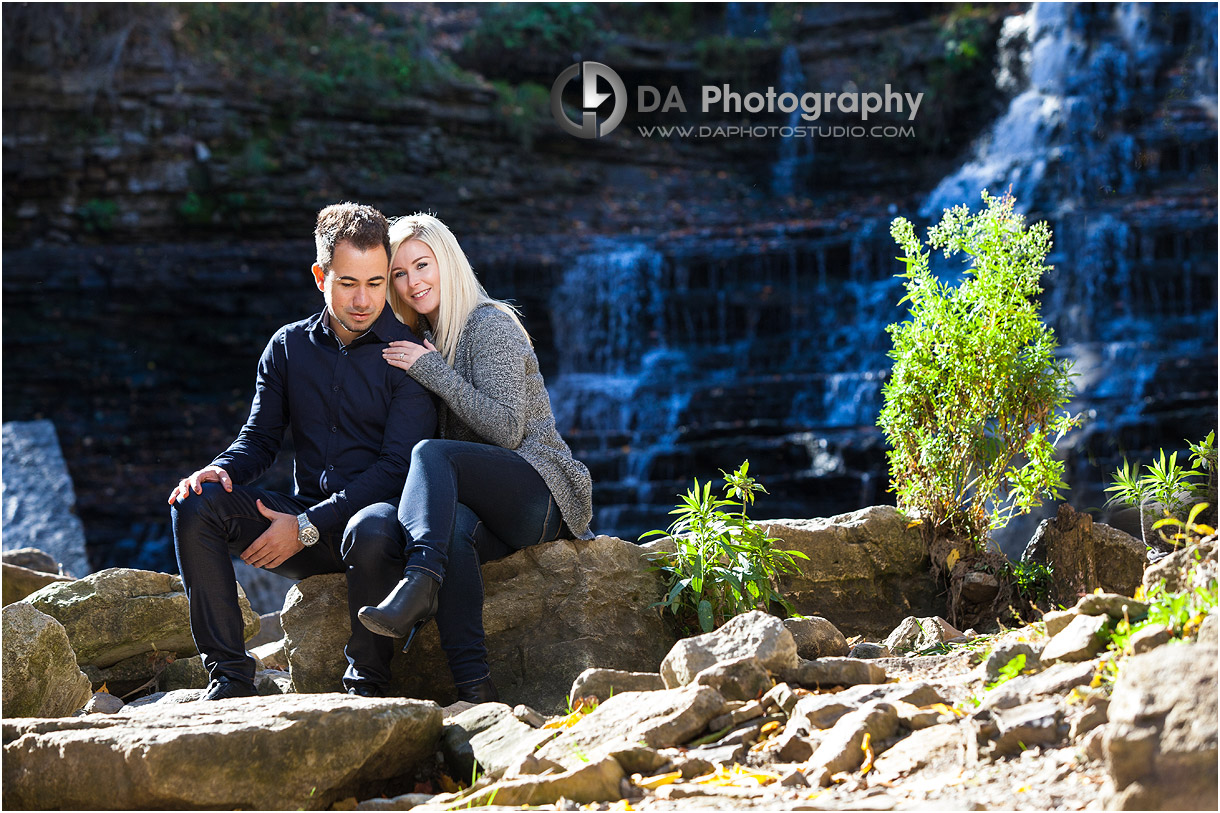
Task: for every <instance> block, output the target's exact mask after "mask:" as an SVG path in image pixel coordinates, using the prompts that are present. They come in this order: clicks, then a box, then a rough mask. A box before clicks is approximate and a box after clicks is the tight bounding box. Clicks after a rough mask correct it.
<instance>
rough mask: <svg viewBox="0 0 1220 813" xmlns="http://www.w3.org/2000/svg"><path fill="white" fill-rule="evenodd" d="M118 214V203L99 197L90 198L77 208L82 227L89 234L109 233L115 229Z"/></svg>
mask: <svg viewBox="0 0 1220 813" xmlns="http://www.w3.org/2000/svg"><path fill="white" fill-rule="evenodd" d="M118 214H119V205H118V204H117V203H115V202H114V201H112V200H101V199H99V198H90V199H89V200H87V201H85V202H84V203H83V204H81V205H80V206H79V207H78V208H77V210H76V216H77V217H78V218H80V223H81V227H82V228H83V229H84V230H85V232H86V233H88V234H108V233H109V232H110V231H112V230H113V229H114V219H115V218H116V217H118Z"/></svg>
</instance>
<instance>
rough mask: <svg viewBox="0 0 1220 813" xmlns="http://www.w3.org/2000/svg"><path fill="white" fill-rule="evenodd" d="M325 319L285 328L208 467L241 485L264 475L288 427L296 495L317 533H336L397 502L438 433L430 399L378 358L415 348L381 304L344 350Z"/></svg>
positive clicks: (269, 349) (260, 365)
mask: <svg viewBox="0 0 1220 813" xmlns="http://www.w3.org/2000/svg"><path fill="white" fill-rule="evenodd" d="M325 315H326V311H325V310H324V311H322V313H319V314H317V315H315V316H312V317H310V318H308V319H303V320H301V321H300V322H294V323H293V324H291V325H285V326H284V327H282V328H280V329H279V331H277V332H276V334H275V335H274V336H273V337H272V338H271V341H270V342H268V343H267V348H266V349H265V350H263V355H262V358H260V359H259V362H258V380H257V385H256V390H255V393H254V403H253V405H252V406H251V407H250V417H249V418H248V419H247V420H246V425H245V426H244V427H242V430H241V432H240V434H238V436H237V439H236V440H234V441H233V443H232V445H231V446H229V448H228V449H226V450H225V451H224V452H223V453H222V454H220V455H219V456H218V457H217V458H216V459H215V460H213V461H212V463H213V465H216V466H220V467H221V468H223V469H224V470H225V471H226V472H228V474H229V477H231V478H232V480H233V482H234V483H236V484H239V485H246V484H249V483H250V482H252V481H253V480H255V479H257V478H258V477H260V476H261V475H262V474H263V473H264V472H266V471H267V469H268V468H269V467H270V466H271V464H272V462H273V461H274V460H275V456H276V454H277V453H278V452H279V450H280V445H281V443H282V442H283V439H284V430H285V429H286V428H288V427H291V428H292V438H293V442H294V443H295V445H296V461H295V465H294V469H293V473H294V476H295V480H296V494H297V496H298V497H303V498H305V499H308V500H313V501H315V502H316V503H317V504H316V505H314V506H313V507H311V508H309V509H308V510H307V511H306V512H305V513H307V514H308V515H309V520H310V522H312V523H313V524H314V525H315V526H317V528H318V530H319V531H321V532H322V533H324V534H326V533H342V532H343V529H344V527H345V526H346V525H347V521H348V520H349V519H350V518H351V517H352V515H353V514H355V513H356V512H357V511H359V510H360V509H361V508H364V507H365V506H368V505H372V504H373V503H376V502H395V503H396V502H398V499H399V497H400V496H401V494H402V487H403V483H404V482H405V481H406V479H407V468H408V466H409V465H410V463H411V449H412V448H414V446H415V444H416V443H418V442H419V441H421V440H424V439H426V438H430V437H433V436H434V434H435V433H436V409H435V406H434V405H433V402H432V396H431V395H429V394H428V392H427V391H426V390H425V389H424V388H423V387H422V386H420V385H419V384H418V383H417V382H416V381H415V380H414V379H412V378H411V377H410V376H408V375H407V374H406V373H405V372H403V371H402V370H399V369H397V368H395V367H391V366H390V365H389V364H387V363H386V362H385V360H384V359H383V358H382V357H381V350H382V348H383V347H385V345H386V344H387V343H388V342H391V341H403V340H406V341H412V342H415V343H416V344H419V343H420V342H419V339H417V338H416V337H415V335H414V334H413V333H412V332H411V331H410V329H409V328H407V326H406V325H404V324H402V323H401V322H399V321H398V320H397V319H396V318H395V317H394V313H393V312H392V311H391V310H390V308H389V306H388V305H387V306H386V308H385V309H384V310H383V311H382V312H381V316H379V317H378V318H377V321H376V322H374V323H373V325H372V327H370V328H369V329H368V330H367V331H366V332H365V333H363V334H361V335H360V336H358V337H357V338H356V339H355V340H353V341H352V342H351V344H348V345H347V346H346V347H345V346H343V345H342V344H341V343H340V341H339V338H338V337H337V336H336V335H335V333H334V332H333V331H332V330H331V329H330V327H328V326H327V324H326V319H325Z"/></svg>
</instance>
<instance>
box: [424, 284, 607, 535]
mask: <svg viewBox="0 0 1220 813" xmlns="http://www.w3.org/2000/svg"><path fill="white" fill-rule="evenodd" d="M425 335H426V336H427V338H428V339H429V340H431V339H432V336H431V335H430V333H425ZM407 374H408V375H410V376H411V377H412V378H414V379H415V380H416V381H418V382H419V383H420V384H422V385H423V386H424V387H426V388H427V389H429V390H431V391H432V392H434V393H436V394H437V395H438V396H440V399H441V401H443V402H444V403H443V404H439V405H438V409H437V421H438V426H439V429H440V437H442V438H446V439H449V440H465V441H473V442H475V443H492V444H495V445H496V446H501V447H503V448H505V449H512V450H513V451H515V452H516V453H517V454H519V455H521V456H522V457H523V458H525V460H526V462H528V463H529V464H530V465H531V466H533V467H534V470H535V471H537V472H538V474H540V475H541V476H542V479H543V481H545V482H546V484H547V487H548V488H549V489H550V490H551V495H552V496H553V497H554V498H555V504H556V505H558V506H559V511H560V513H561V514H562V515H563V519H564V522H566V523H567V525H568V528H569V529H571V531H572V533H573V534H574V535H575V536H576V538H577V539H592V538H593V533H592V532H591V531H590V530H589V523H590V522H591V521H592V519H593V479H592V478H591V477H590V476H589V470H588V469H587V468H585V465H584V464H583V463H581V462H580V461H579V460H577V459H576V458H574V457H572V452H571V450H570V449H569V448H568V444H566V443H564V440H563V438H562V437H560V435H559V431H558V430H557V429H556V428H555V416H554V414H553V413H552V412H551V399H550V396H548V395H547V392H546V386H545V385H544V384H543V382H542V374H541V373H539V372H538V357H537V356H536V355H535V354H534V349H533V348H532V347H530V343H529V340H528V339H527V338H526V336H525V334H524V333H523V332H522V331H521V329H520V328H519V327H517V325H516V324H515V323H514V322H513V320H512V319H511V318H510V317H509V316H508V314H506V313H504V312H503V311H501V310H499V309H498V308H496V307H495V306H494V305H491V304H489V303H484V304H482V305H479V306H478V307H476V308H475V309H474V310H473V311H472V312H471V314H470V317H469V318H468V319H467V320H466V325H465V326H464V327H463V328H462V332H461V335H460V336H459V337H458V346H457V352H456V354H455V355H454V360H453V366H452V367H450V366H449V365H448V364H446V363H445V359H444V357H443V356H441V354H440V353H437V352H428V353H424V354H423V355H422V356H420V357H419V358H418V359H416V360H415V363H413V364H412V365H411V367H410V369H408V370H407Z"/></svg>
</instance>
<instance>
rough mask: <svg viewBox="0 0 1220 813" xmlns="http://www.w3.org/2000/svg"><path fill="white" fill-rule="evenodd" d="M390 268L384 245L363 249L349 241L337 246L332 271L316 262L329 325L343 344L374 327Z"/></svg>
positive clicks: (382, 300) (382, 305) (319, 285)
mask: <svg viewBox="0 0 1220 813" xmlns="http://www.w3.org/2000/svg"><path fill="white" fill-rule="evenodd" d="M388 269H389V260H388V258H387V257H386V253H385V249H383V248H382V247H381V246H377V247H375V248H371V249H369V250H368V251H360V250H359V249H357V248H355V247H354V246H352V244H351V243H347V242H342V243H339V244H337V245H336V246H335V251H334V256H333V257H332V259H331V264H330V273H329V274H325V273H323V271H322V267H321V266H319V265H318V264H316V263H315V264H314V267H313V276H314V280H315V281H316V282H317V284H318V290H319V291H321V292H322V293H323V295H324V296H325V297H326V310H327V318H328V320H329V323H330V328H331V330H333V331H335V333H337V334H339V338H340V339H342V340H343V343H344V344H347V343H348V342H350V341H352V340H353V339H355V338H356V337H357V336H359V335H360V334H361V333H364V332H365V331H366V330H368V329H369V328H370V327H372V326H373V323H374V322H376V321H377V317H378V316H380V315H381V309H382V308H384V307H385V286H386V272H387V270H388Z"/></svg>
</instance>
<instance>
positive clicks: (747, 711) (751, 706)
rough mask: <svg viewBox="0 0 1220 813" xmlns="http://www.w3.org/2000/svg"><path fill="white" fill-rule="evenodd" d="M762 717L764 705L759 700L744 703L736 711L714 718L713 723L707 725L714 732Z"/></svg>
mask: <svg viewBox="0 0 1220 813" xmlns="http://www.w3.org/2000/svg"><path fill="white" fill-rule="evenodd" d="M762 716H763V705H762V703H760V702H759V701H757V700H752V701H750V702H749V703H743V704H742V705H741V707H740V708H737V709H734V710H732V711H730V712H729V713H728V714H722V715H720V716H719V717H714V718H712V721H711V722H710V723H708V724H707V727H708V728H709V729H710V730H712V731H719V730H720V729H722V728H728V727H730V726H735V725H740V724H741V723H744V722H746V721H747V720H753V719H754V718H756V717H762Z"/></svg>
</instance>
